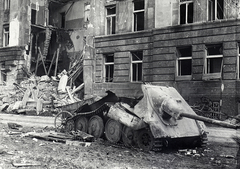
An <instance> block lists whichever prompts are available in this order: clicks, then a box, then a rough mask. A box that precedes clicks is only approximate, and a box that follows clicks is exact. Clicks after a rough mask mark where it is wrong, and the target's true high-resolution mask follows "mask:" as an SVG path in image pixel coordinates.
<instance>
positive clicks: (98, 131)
mask: <svg viewBox="0 0 240 169" xmlns="http://www.w3.org/2000/svg"><path fill="white" fill-rule="evenodd" d="M103 130H104V123H103V119H102V118H101V117H99V116H98V115H95V116H92V117H91V118H90V120H89V123H88V133H89V134H91V135H93V136H94V137H95V138H99V137H101V136H102V134H103Z"/></svg>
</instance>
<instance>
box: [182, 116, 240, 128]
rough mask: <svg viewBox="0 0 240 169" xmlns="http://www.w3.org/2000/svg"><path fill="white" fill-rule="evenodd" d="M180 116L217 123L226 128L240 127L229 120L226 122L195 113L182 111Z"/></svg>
mask: <svg viewBox="0 0 240 169" xmlns="http://www.w3.org/2000/svg"><path fill="white" fill-rule="evenodd" d="M180 116H181V117H186V118H190V119H195V120H199V121H203V122H206V123H211V124H216V125H219V126H222V127H226V128H232V129H238V128H240V126H237V125H234V124H230V123H227V122H224V121H220V120H215V119H210V118H207V117H203V116H198V115H194V114H188V113H181V114H180Z"/></svg>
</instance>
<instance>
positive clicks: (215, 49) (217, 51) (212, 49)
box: [207, 45, 223, 55]
mask: <svg viewBox="0 0 240 169" xmlns="http://www.w3.org/2000/svg"><path fill="white" fill-rule="evenodd" d="M222 54H223V50H222V45H208V46H207V55H222Z"/></svg>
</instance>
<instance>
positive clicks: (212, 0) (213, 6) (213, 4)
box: [207, 0, 224, 21]
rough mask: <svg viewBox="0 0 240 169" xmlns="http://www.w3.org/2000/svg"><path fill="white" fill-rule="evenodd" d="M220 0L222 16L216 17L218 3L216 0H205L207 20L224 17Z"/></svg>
mask: <svg viewBox="0 0 240 169" xmlns="http://www.w3.org/2000/svg"><path fill="white" fill-rule="evenodd" d="M222 1H223V4H222V5H223V6H222V10H223V11H222V12H221V14H222V18H218V4H219V3H218V0H208V1H207V20H208V21H215V20H221V19H224V0H222ZM210 3H211V6H210ZM216 4H217V5H216ZM210 8H211V11H210ZM210 15H211V16H210Z"/></svg>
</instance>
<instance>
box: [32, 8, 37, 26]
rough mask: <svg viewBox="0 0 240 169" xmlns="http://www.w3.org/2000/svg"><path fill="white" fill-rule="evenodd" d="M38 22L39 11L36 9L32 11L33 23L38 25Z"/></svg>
mask: <svg viewBox="0 0 240 169" xmlns="http://www.w3.org/2000/svg"><path fill="white" fill-rule="evenodd" d="M36 21H37V11H36V10H35V9H32V11H31V23H32V24H36Z"/></svg>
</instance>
